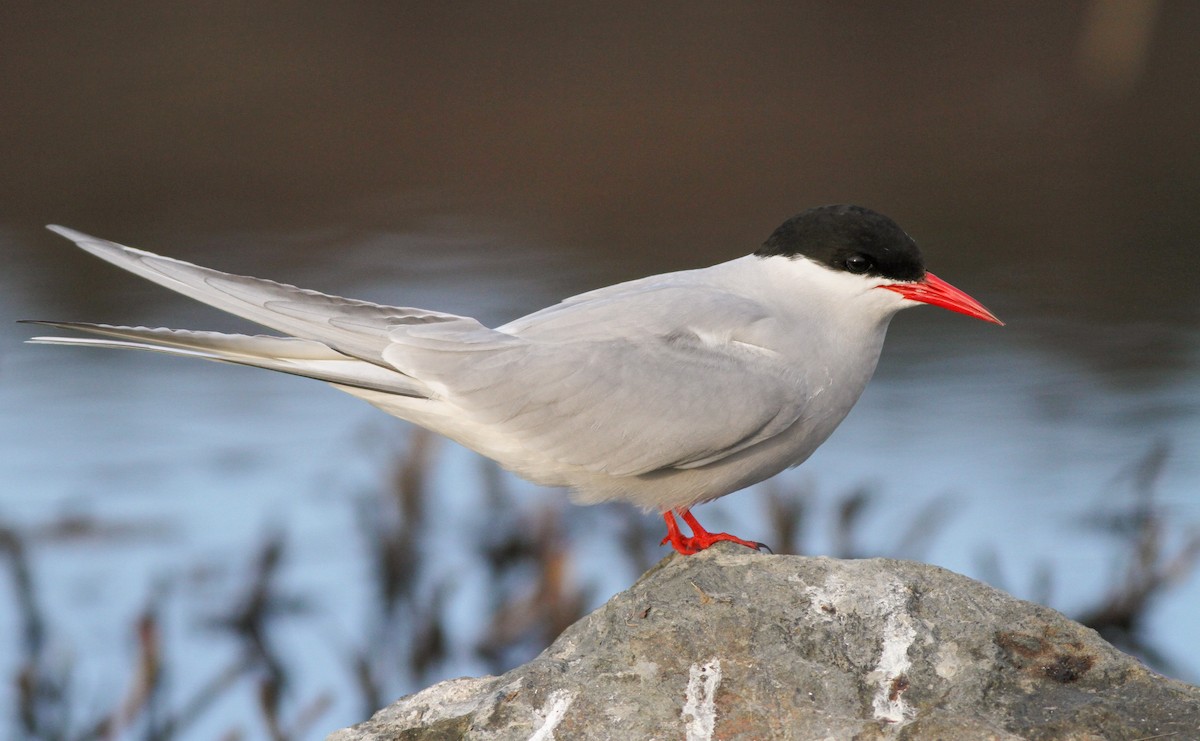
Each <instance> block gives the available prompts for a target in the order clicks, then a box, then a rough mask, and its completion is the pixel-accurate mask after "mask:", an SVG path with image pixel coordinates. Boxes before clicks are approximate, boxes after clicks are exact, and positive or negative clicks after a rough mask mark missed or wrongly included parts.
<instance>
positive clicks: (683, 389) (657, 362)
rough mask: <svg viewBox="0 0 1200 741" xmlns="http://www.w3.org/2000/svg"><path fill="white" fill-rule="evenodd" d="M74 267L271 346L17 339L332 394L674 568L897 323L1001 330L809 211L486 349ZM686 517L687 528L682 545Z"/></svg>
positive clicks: (910, 257) (388, 312)
mask: <svg viewBox="0 0 1200 741" xmlns="http://www.w3.org/2000/svg"><path fill="white" fill-rule="evenodd" d="M48 228H49V229H50V230H52V231H54V232H56V233H57V234H59V235H61V236H63V237H66V238H67V239H69V240H71V241H73V242H74V243H75V244H76V245H78V246H79V247H80V248H82V249H83V250H85V251H86V252H89V253H91V254H92V255H95V256H96V257H99V258H100V259H102V260H106V261H108V262H110V263H112V264H113V265H116V266H117V267H120V268H123V269H125V270H128V271H129V272H131V273H134V274H136V275H139V276H141V277H143V278H146V279H149V280H151V281H153V282H155V283H158V284H160V285H162V286H165V287H167V288H169V289H171V290H173V291H176V292H178V293H181V294H183V295H184V296H188V297H190V298H193V299H196V300H198V301H201V302H203V303H205V304H208V305H210V306H213V307H215V308H217V309H221V310H224V311H226V312H229V313H231V314H234V315H237V316H239V317H242V318H244V319H247V320H250V321H251V322H254V323H257V324H259V325H262V326H264V327H267V328H269V329H271V330H274V331H275V332H278V333H281V334H279V335H264V334H255V335H247V334H228V333H220V332H205V331H192V330H183V329H168V328H161V327H160V328H150V327H143V326H117V325H109V324H93V323H85V322H58V321H29V322H28V323H31V324H38V325H45V326H48V327H52V328H55V329H58V330H67V331H72V332H78V333H82V334H86V335H89V336H87V337H77V336H37V337H32V338H30V339H29V340H28V341H29V342H33V343H41V344H52V345H74V346H88V347H106V348H121V349H138V350H150V351H156V352H160V353H167V354H170V355H180V356H186V357H194V358H201V359H205V360H212V361H219V362H224V363H233V364H237V365H245V366H253V367H257V368H265V369H268V370H273V371H279V372H283V373H289V374H294V375H298V376H305V377H308V378H313V379H317V380H320V381H324V382H326V383H328V384H330V385H332V386H333V387H335V388H337V389H340V390H341V391H344V392H346V393H348V394H350V395H352V396H356V397H358V398H360V399H363V400H365V401H367V402H369V403H370V404H373V405H374V406H376V407H378V408H379V409H381V410H383V411H384V412H387V413H388V414H391V415H393V416H396V417H399V418H400V419H403V420H407V421H408V422H411V423H413V424H416V425H419V426H421V427H424V428H427V429H429V430H432V431H433V432H436V433H438V434H440V435H443V436H445V437H447V438H450V439H452V440H454V441H456V442H458V443H460V444H461V445H463V446H465V447H467V448H469V449H471V450H474V451H476V452H478V453H480V454H482V455H484V456H486V457H488V458H491V459H493V460H494V461H496V462H497V463H499V464H500V465H501V466H502V467H504V468H506V469H508V470H510V471H512V472H514V473H516V474H517V475H519V476H521V477H524V478H526V479H528V480H530V481H532V482H534V483H537V484H541V485H545V486H551V487H561V488H565V489H568V490H570V491H571V492H572V495H573V498H574V499H575V500H576V501H577V502H579V503H581V504H594V503H599V502H605V501H612V500H617V501H624V502H628V503H631V504H633V505H637V506H639V507H641V508H642V509H644V510H647V511H657V512H658V513H660V514H661V515H662V517H663V520H664V521H665V523H666V527H667V535H666V537H664V538H663V539H662V543H661V544H660V545H665V544H667V543H669V544H670V545H671V546H672V547H673V548H674V550H675V551H677V552H679V553H680V554H683V555H685V556H687V555H692V554H695V553H698V552H700V551H703V550H704V549H706V548H708V547H710V546H711V545H713V544H714V543H717V542H722V541H730V542H733V543H737V544H740V545H743V546H746V547H748V548H753V549H755V550H759V549H761V548H763V547H765V546H763V544H761V543H758V542H755V541H750V540H745V539H742V538H739V537H737V536H734V535H732V534H730V533H723V532H709V531H708V530H706V529H705V528H704V527H703V526H702V525H700V523H699V522H698V521H697V520H696V518H695V515H693V514H692V512H691V510H692V508H693V507H695V506H697V505H699V504H703V503H705V502H710V501H712V500H714V499H717V498H719V497H723V496H725V495H727V494H731V493H733V492H736V491H738V490H741V489H744V488H745V487H747V486H750V485H752V484H755V483H758V482H760V481H763V480H765V479H768V478H770V477H772V476H774V475H775V474H778V473H780V472H781V471H783V470H785V469H788V468H791V467H794V466H797V465H799V464H801V463H802V462H804V461H805V460H806V459H807V458H808V457H809V456H811V455H812V453H813V452H814V451H815V450H816V449H817V447H818V446H820V445H821V444H822V443H823V442H825V440H826V439H827V438H828V437H829V435H830V434H831V433H832V432H833V431H834V429H835V428H836V427H837V426H838V425H839V424H840V423H841V422H842V420H843V419H844V418H845V417H846V415H847V414H848V413H849V411H850V409H851V407H853V406H854V404H855V403H856V402H857V400H858V398H859V396H860V395H861V394H862V392H863V390H864V388H865V387H866V385H867V382H868V381H869V380H870V378H871V376H872V375H873V374H874V372H875V368H876V365H877V363H878V360H879V355H880V352H881V349H882V346H883V341H884V335H885V333H886V331H887V328H888V325H889V323H890V321H891V319H892V317H893V316H894V315H895V314H896V313H897V312H899V311H900V310H901V309H905V308H909V307H913V306H919V305H922V304H928V305H933V306H938V307H942V308H944V309H948V310H950V311H953V312H958V313H961V314H965V315H967V316H970V317H974V318H977V319H981V320H983V321H987V322H992V323H995V324H998V325H1002V324H1003V322H1001V321H1000V320H999V319H998V318H996V316H995V315H994V314H992V313H991V312H990V311H988V310H987V309H986V308H984V306H983V305H982V304H980V303H979V302H978V301H976V300H975V299H973V298H971V297H970V296H969V295H967V294H966V293H964V292H962V291H960V290H959V289H957V288H954V287H953V286H951V285H950V284H949V283H947V282H945V281H943V280H941V279H940V278H937V277H936V276H934V275H933V274H932V273H930V272H927V271H926V270H925V263H924V260H923V258H922V256H921V252H920V250H919V249H918V247H917V244H916V242H915V241H914V240H913V239H912V238H911V237H910V236H909V235H908V234H907V233H905V231H904V230H903V229H901V228H900V226H899V225H898V224H896V222H895V221H893V220H892V219H890V218H888V217H887V216H884V215H883V214H881V213H878V212H876V211H873V210H871V209H868V208H865V207H862V206H854V205H844V204H842V205H830V206H820V207H816V208H810V209H808V210H806V211H803V212H802V213H800V214H798V215H796V216H794V217H792V218H790V219H788V220H787V221H785V222H783V224H782V225H781V226H779V228H777V229H776V230H775V231H774V232H773V233H772V234H771V235H770V236H769V238H768V239H767V240H766V241H765V242H763V243H762V245H761V246H760V247H758V248H757V249H756V250H755V251H754V252H752V253H750V254H746V255H743V256H741V257H736V258H734V259H731V260H728V261H726V262H722V263H719V264H716V265H712V266H710V267H705V268H699V269H693V270H683V271H678V272H670V273H664V274H661V275H652V276H649V277H645V278H640V279H636V280H631V281H628V282H623V283H617V284H615V285H611V286H608V287H605V288H599V289H596V290H591V291H588V292H585V293H581V294H579V295H576V296H572V297H570V298H567V299H564V300H563V301H561V302H559V303H557V304H554V305H552V306H549V307H547V308H544V309H541V310H540V311H535V312H533V313H532V314H529V315H527V316H523V317H521V318H519V319H515V320H513V321H510V322H508V323H507V324H503V325H501V326H498V327H495V328H489V327H487V326H485V325H483V324H482V323H480V322H479V321H478V320H476V319H473V318H471V317H468V316H459V315H455V314H449V313H444V312H440V311H433V310H428V309H420V308H410V307H400V306H385V305H380V304H376V303H371V302H367V301H360V300H355V299H349V298H341V297H338V296H332V295H327V294H324V293H319V292H317V291H312V290H307V289H301V288H297V287H295V286H291V285H287V284H283V283H277V282H274V281H270V280H264V279H260V278H252V277H248V276H240V275H233V274H229V273H223V272H220V271H217V270H212V269H210V268H205V267H200V266H198V265H193V264H191V263H187V262H183V261H181V260H175V259H172V258H169V257H163V256H160V255H156V254H154V253H151V252H146V251H143V250H140V249H135V248H132V247H126V246H124V245H120V244H117V243H114V242H109V241H107V240H103V239H98V238H95V237H91V236H89V235H87V234H83V233H81V232H78V231H74V230H72V229H68V228H65V227H61V226H53V225H52V226H49V227H48ZM676 517H679V518H680V519H682V520H683V521H684V523H686V525H687V526H688V528H689V530H690V533H691V534H690V535H687V534H684V533H683V531H682V530H681V528H680V526H679V524H678V522H677V520H676Z"/></svg>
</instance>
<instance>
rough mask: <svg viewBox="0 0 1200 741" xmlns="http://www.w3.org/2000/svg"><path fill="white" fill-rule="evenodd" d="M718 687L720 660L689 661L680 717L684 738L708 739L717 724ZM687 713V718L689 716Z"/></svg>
mask: <svg viewBox="0 0 1200 741" xmlns="http://www.w3.org/2000/svg"><path fill="white" fill-rule="evenodd" d="M719 686H721V660H720V659H716V658H714V659H711V660H709V662H708V663H707V664H704V665H703V666H701V665H700V664H692V666H691V668H689V669H688V683H687V693H686V694H685V696H684V697H685V701H684V703H683V712H682V713H680V714H679V717H680V718H682V719H683V722H684V730H685V732H686V733H687V741H711V739H712V736H713V730H714V729H715V728H716V726H717V687H719ZM689 716H690V719H689Z"/></svg>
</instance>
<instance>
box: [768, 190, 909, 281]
mask: <svg viewBox="0 0 1200 741" xmlns="http://www.w3.org/2000/svg"><path fill="white" fill-rule="evenodd" d="M754 254H755V255H758V256H759V257H771V256H775V255H779V256H782V257H806V258H808V259H809V260H812V261H813V262H816V263H817V264H819V265H823V266H825V267H827V268H829V269H830V270H840V271H843V272H847V273H854V274H858V275H874V276H878V277H880V278H887V279H888V280H897V281H906V282H910V281H916V280H920V279H921V278H923V277H925V261H924V260H923V259H921V251H920V250H919V249H917V243H916V242H914V241H913V240H912V237H910V236H908V235H907V234H905V233H904V230H903V229H901V228H900V226H899V225H898V224H896V222H894V221H892V220H891V219H889V218H888V217H886V216H884V215H883V214H881V213H878V212H876V211H872V210H871V209H869V208H863V207H862V206H847V205H840V206H819V207H817V208H810V209H809V210H807V211H805V212H804V213H802V214H799V215H798V216H793V217H792V218H790V219H788V220H787V221H785V222H783V224H782V225H781V226H780V227H779V228H778V229H776V230H775V233H774V234H772V235H771V237H770V238H769V239H768V240H767V241H766V242H763V246H762V247H760V248H759V249H758V250H757V251H756V252H755V253H754Z"/></svg>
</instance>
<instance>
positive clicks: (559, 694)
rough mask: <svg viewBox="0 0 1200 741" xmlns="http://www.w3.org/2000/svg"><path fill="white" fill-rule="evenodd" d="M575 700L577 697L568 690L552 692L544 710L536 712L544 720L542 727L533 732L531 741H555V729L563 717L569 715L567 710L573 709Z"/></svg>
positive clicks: (543, 707)
mask: <svg viewBox="0 0 1200 741" xmlns="http://www.w3.org/2000/svg"><path fill="white" fill-rule="evenodd" d="M574 699H575V695H573V694H571V693H570V692H567V691H566V690H555V691H553V692H551V693H550V697H549V699H547V700H546V704H545V705H543V706H542V709H541V710H535V711H534V714H535V715H536V716H537V717H538V718H541V719H542V727H541V728H539V729H537V730H536V731H534V732H533V735H532V736H530V737H529V741H554V729H555V728H557V727H558V724H559V723H562V719H563V716H565V715H566V714H567V708H569V707H571V701H572V700H574Z"/></svg>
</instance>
